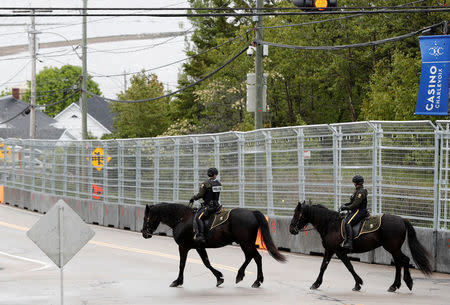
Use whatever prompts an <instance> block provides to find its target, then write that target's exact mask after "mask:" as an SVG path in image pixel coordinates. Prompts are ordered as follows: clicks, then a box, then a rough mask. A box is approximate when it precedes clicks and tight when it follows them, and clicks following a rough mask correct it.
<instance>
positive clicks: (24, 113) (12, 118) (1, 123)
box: [0, 106, 31, 125]
mask: <svg viewBox="0 0 450 305" xmlns="http://www.w3.org/2000/svg"><path fill="white" fill-rule="evenodd" d="M30 108H31V106H27V107H25V108H24V109H23V110H22V111H20V112H19V113H18V114H16V115H15V116H13V117H10V118H9V119H7V120H6V121H3V122H0V125H3V124H6V123H9V122H11V121H12V120H14V119H15V118H17V117H18V116H19V115H21V114H23V115H26V114H28V113H29V112H28V113H26V112H27V111H29V110H30Z"/></svg>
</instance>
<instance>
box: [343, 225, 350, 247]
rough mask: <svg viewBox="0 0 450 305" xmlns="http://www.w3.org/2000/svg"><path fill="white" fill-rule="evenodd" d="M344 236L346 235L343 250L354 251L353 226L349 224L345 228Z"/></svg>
mask: <svg viewBox="0 0 450 305" xmlns="http://www.w3.org/2000/svg"><path fill="white" fill-rule="evenodd" d="M344 235H345V239H344V242H343V243H342V248H345V249H348V250H352V249H353V230H352V226H351V225H349V224H347V223H346V224H345V226H344Z"/></svg>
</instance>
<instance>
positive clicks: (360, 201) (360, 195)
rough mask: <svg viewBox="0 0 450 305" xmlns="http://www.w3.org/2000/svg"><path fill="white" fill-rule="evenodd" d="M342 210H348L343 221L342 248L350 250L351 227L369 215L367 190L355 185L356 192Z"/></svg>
mask: <svg viewBox="0 0 450 305" xmlns="http://www.w3.org/2000/svg"><path fill="white" fill-rule="evenodd" d="M342 210H349V211H350V212H349V213H348V214H347V216H346V217H345V220H344V225H345V227H344V231H345V240H344V242H343V247H344V248H347V249H352V241H353V230H352V226H354V225H355V224H357V223H358V222H359V221H361V220H362V219H364V218H366V217H367V216H368V215H369V212H368V211H367V190H366V189H365V188H364V186H362V185H357V186H356V190H355V192H354V193H353V195H352V196H351V197H350V202H349V203H346V204H345V205H344V207H343V208H342Z"/></svg>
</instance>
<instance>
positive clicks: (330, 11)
mask: <svg viewBox="0 0 450 305" xmlns="http://www.w3.org/2000/svg"><path fill="white" fill-rule="evenodd" d="M395 8H396V9H395ZM309 9H310V8H302V10H303V11H301V12H268V13H267V12H255V11H254V12H249V13H195V14H192V13H170V14H168V13H134V14H130V13H90V14H88V13H82V14H73V13H66V14H61V13H57V14H49V13H38V14H30V13H21V14H6V13H2V14H0V17H4V18H17V17H32V16H36V17H84V16H86V17H154V18H158V17H159V18H173V17H189V18H199V17H253V16H301V15H354V14H365V15H369V14H411V13H433V12H434V13H438V12H449V11H450V7H441V6H438V7H434V6H430V7H410V8H404V7H402V8H401V9H399V8H398V7H390V8H386V7H364V8H362V9H358V7H356V8H354V7H350V8H339V9H336V8H326V9H323V10H317V9H316V8H313V9H312V10H309ZM78 10H79V9H78ZM116 10H119V9H116ZM189 10H192V9H191V8H189ZM247 10H250V9H247ZM251 10H254V9H251Z"/></svg>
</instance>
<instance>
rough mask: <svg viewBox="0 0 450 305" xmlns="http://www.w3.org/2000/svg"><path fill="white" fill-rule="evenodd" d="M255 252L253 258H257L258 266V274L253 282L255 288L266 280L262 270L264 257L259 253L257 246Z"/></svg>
mask: <svg viewBox="0 0 450 305" xmlns="http://www.w3.org/2000/svg"><path fill="white" fill-rule="evenodd" d="M254 251H255V254H254V256H253V259H254V260H255V263H256V266H257V267H258V275H257V276H256V281H255V282H254V283H253V285H252V287H253V288H258V287H259V286H261V284H262V282H264V275H263V271H262V257H261V254H259V252H258V250H257V249H256V247H255V250H254Z"/></svg>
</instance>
